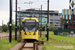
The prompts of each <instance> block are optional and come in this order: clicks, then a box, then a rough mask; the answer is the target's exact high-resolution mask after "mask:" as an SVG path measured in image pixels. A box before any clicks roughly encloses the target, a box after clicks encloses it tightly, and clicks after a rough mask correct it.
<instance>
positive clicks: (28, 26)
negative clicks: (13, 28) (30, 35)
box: [23, 22, 38, 31]
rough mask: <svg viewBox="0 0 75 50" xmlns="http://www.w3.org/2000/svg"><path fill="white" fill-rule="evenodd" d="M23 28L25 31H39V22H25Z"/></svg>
mask: <svg viewBox="0 0 75 50" xmlns="http://www.w3.org/2000/svg"><path fill="white" fill-rule="evenodd" d="M23 27H24V30H25V31H36V30H37V29H38V22H24V23H23Z"/></svg>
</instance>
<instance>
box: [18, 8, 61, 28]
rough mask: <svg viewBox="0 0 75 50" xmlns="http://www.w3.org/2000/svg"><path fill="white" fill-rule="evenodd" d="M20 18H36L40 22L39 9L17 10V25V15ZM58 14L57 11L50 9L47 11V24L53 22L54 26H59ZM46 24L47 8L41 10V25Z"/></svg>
mask: <svg viewBox="0 0 75 50" xmlns="http://www.w3.org/2000/svg"><path fill="white" fill-rule="evenodd" d="M20 16H21V19H22V20H23V19H24V18H28V17H33V18H37V19H38V20H39V21H40V23H39V24H41V10H35V9H27V10H23V11H18V13H17V25H19V17H20ZM60 16H61V13H59V12H58V11H54V10H50V11H49V24H53V25H54V26H55V27H60ZM46 24H47V10H42V25H43V26H45V25H46Z"/></svg>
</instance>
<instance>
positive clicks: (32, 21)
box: [25, 20, 35, 22]
mask: <svg viewBox="0 0 75 50" xmlns="http://www.w3.org/2000/svg"><path fill="white" fill-rule="evenodd" d="M25 22H35V20H25Z"/></svg>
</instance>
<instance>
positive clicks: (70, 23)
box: [62, 9, 75, 29]
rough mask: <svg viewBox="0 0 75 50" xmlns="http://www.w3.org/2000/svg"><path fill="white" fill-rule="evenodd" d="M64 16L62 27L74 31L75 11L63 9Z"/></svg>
mask: <svg viewBox="0 0 75 50" xmlns="http://www.w3.org/2000/svg"><path fill="white" fill-rule="evenodd" d="M62 16H63V18H62V25H63V26H64V29H74V27H75V9H63V10H62Z"/></svg>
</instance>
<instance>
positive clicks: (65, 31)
mask: <svg viewBox="0 0 75 50" xmlns="http://www.w3.org/2000/svg"><path fill="white" fill-rule="evenodd" d="M71 32H72V33H74V34H75V30H55V31H54V35H58V34H61V33H69V34H70V33H71Z"/></svg>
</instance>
